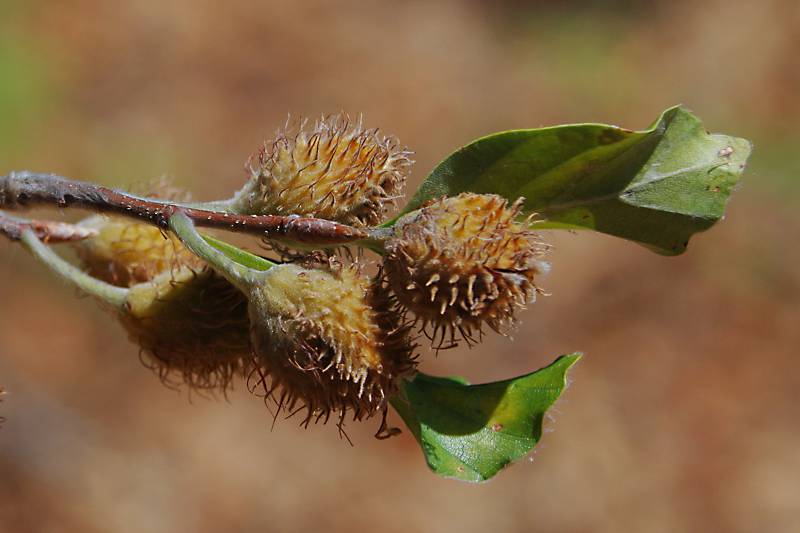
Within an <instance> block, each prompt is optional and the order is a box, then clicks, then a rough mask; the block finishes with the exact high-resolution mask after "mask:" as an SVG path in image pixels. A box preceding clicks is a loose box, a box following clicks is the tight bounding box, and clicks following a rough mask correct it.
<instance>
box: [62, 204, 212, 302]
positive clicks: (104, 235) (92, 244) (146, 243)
mask: <svg viewBox="0 0 800 533" xmlns="http://www.w3.org/2000/svg"><path fill="white" fill-rule="evenodd" d="M81 225H83V226H86V227H90V228H93V229H96V230H97V231H98V234H97V235H96V236H95V237H92V238H91V239H86V240H84V241H81V242H79V243H76V246H75V249H76V250H77V253H78V257H79V258H80V260H81V262H82V263H83V266H84V268H85V269H86V271H87V272H88V273H89V274H90V275H91V276H94V277H96V278H98V279H101V280H103V281H105V282H107V283H111V284H112V285H117V286H119V287H130V286H132V285H135V284H137V283H142V282H146V281H149V280H151V279H153V278H154V277H156V276H157V275H158V274H160V273H162V272H165V271H167V270H173V269H177V268H180V267H181V266H193V267H195V268H198V269H199V268H201V267H202V264H203V263H202V261H201V260H200V259H198V258H197V257H196V256H195V255H194V254H192V253H191V252H190V251H189V250H187V249H186V248H185V247H184V246H183V245H182V244H181V242H180V241H179V240H178V238H177V237H175V236H174V235H172V234H171V233H165V232H163V231H161V230H160V229H159V228H157V227H155V226H151V225H149V224H143V223H140V222H134V221H131V220H130V219H125V218H118V217H106V216H102V215H97V216H93V217H90V218H88V219H86V220H84V221H83V222H81Z"/></svg>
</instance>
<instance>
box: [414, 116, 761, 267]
mask: <svg viewBox="0 0 800 533" xmlns="http://www.w3.org/2000/svg"><path fill="white" fill-rule="evenodd" d="M750 149H751V146H750V143H749V141H746V140H744V139H738V138H736V137H729V136H726V135H717V134H709V133H708V132H706V131H705V129H704V128H703V126H702V124H701V122H700V120H699V119H698V118H697V117H695V116H694V115H692V114H691V113H689V112H688V111H687V110H686V109H684V108H682V107H674V108H672V109H668V110H667V111H665V112H664V113H663V114H662V115H661V117H660V118H659V119H658V120H657V121H656V123H655V125H653V126H652V127H651V128H650V129H647V130H644V131H631V130H627V129H623V128H619V127H617V126H609V125H604V124H576V125H567V126H556V127H551V128H542V129H533V130H517V131H507V132H502V133H497V134H494V135H489V136H488V137H483V138H481V139H478V140H476V141H474V142H472V143H470V144H468V145H467V146H465V147H463V148H461V149H460V150H458V151H456V152H455V153H453V154H452V155H450V156H449V157H448V158H447V159H445V160H444V161H442V162H441V163H439V165H438V166H437V167H436V168H435V169H434V170H433V171H432V172H431V174H430V175H429V176H428V178H427V179H426V180H425V182H424V183H423V184H422V186H421V187H420V188H419V190H418V191H417V192H416V194H415V195H414V197H413V198H412V199H411V201H410V202H409V204H408V205H407V206H406V208H405V209H404V210H403V213H407V212H410V211H413V210H416V209H418V208H419V207H420V206H421V205H422V204H423V203H424V202H425V201H427V200H429V199H432V198H439V197H441V196H445V195H446V196H454V195H456V194H458V193H461V192H464V191H472V192H477V193H494V194H499V195H502V196H504V197H506V198H508V199H509V200H512V201H513V200H516V199H517V198H519V197H520V196H523V197H525V198H526V201H525V211H526V213H538V215H539V218H541V219H543V220H542V222H541V223H539V224H537V227H538V228H570V229H592V230H596V231H600V232H603V233H607V234H609V235H614V236H617V237H622V238H624V239H628V240H632V241H636V242H638V243H640V244H643V245H645V246H647V247H649V248H651V249H653V250H655V251H657V252H659V253H663V254H668V255H676V254H680V253H682V252H683V251H684V250H685V249H686V245H687V243H688V240H689V237H690V236H691V235H693V234H694V233H697V232H699V231H703V230H706V229H708V228H709V227H711V226H712V225H713V224H714V223H715V222H716V221H717V220H719V219H720V218H721V217H722V216H723V214H724V209H725V204H726V202H727V200H728V198H729V196H730V194H731V192H732V190H733V188H734V185H735V184H736V182H737V181H738V179H739V177H740V175H741V173H742V171H743V170H744V167H745V162H746V161H747V158H748V156H749V154H750Z"/></svg>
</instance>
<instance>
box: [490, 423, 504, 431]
mask: <svg viewBox="0 0 800 533" xmlns="http://www.w3.org/2000/svg"><path fill="white" fill-rule="evenodd" d="M502 430H503V424H500V423H498V422H495V423H494V424H492V431H494V432H495V433H497V432H498V431H502Z"/></svg>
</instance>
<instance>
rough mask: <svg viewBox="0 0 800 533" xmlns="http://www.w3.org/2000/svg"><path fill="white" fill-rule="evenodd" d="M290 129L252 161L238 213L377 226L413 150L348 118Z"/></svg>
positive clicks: (399, 185) (404, 174) (402, 180)
mask: <svg viewBox="0 0 800 533" xmlns="http://www.w3.org/2000/svg"><path fill="white" fill-rule="evenodd" d="M305 126H306V124H305V123H303V124H301V125H300V127H299V128H297V131H291V130H290V129H288V128H287V129H285V130H284V131H281V132H279V133H278V135H277V138H276V139H275V140H273V141H268V142H267V143H265V144H264V147H263V148H262V149H261V150H260V151H259V152H258V154H257V155H256V156H255V157H254V158H252V159H251V161H250V163H249V165H248V167H249V171H250V174H251V178H250V181H248V183H247V184H246V185H245V187H244V188H243V189H242V190H241V191H239V193H238V195H237V200H238V201H239V203H240V206H239V210H240V211H243V212H247V213H254V214H271V215H291V214H296V215H300V216H313V217H317V218H324V219H327V220H333V221H336V222H341V223H343V224H349V225H353V226H365V225H375V224H377V223H379V222H380V221H381V220H382V219H383V218H384V215H385V213H386V211H387V209H388V207H389V206H391V205H393V204H394V200H395V198H396V197H398V195H399V194H400V192H401V191H402V188H403V186H404V183H405V180H406V177H407V176H408V173H409V170H410V167H411V163H412V161H411V160H410V159H409V156H410V155H411V154H410V152H408V151H406V150H404V149H402V148H400V147H399V145H398V143H397V141H396V140H395V139H393V138H387V137H383V136H382V135H379V134H378V130H377V129H371V130H366V129H363V128H362V127H361V123H360V121H359V122H357V123H353V122H351V121H350V120H349V118H347V117H346V116H343V115H334V116H330V117H326V118H323V119H321V120H319V121H317V122H316V123H315V124H314V126H313V127H312V128H307V127H305Z"/></svg>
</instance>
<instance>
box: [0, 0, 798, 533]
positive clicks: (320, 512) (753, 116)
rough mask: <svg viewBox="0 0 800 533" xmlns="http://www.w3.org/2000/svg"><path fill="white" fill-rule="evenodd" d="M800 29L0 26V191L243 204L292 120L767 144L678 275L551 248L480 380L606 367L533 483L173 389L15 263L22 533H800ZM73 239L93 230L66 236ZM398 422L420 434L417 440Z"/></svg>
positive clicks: (739, 11) (423, 12) (787, 4)
mask: <svg viewBox="0 0 800 533" xmlns="http://www.w3.org/2000/svg"><path fill="white" fill-rule="evenodd" d="M798 54H800V4H799V3H798V2H796V1H795V0H774V1H773V0H765V1H761V2H729V1H708V2H697V1H684V0H677V1H672V2H641V3H637V2H633V1H611V2H609V1H606V2H602V1H599V0H598V1H594V2H592V1H575V2H545V1H539V2H523V1H511V0H507V1H501V2H485V3H484V2H478V1H472V2H430V1H394V2H349V1H339V2H325V1H321V0H310V1H308V0H307V1H302V2H300V1H297V2H292V1H284V2H248V1H246V0H228V1H227V2H225V3H224V5H223V3H221V2H210V1H206V0H200V1H199V0H194V1H189V0H181V1H174V2H164V1H153V0H140V1H135V2H103V1H100V0H73V1H69V2H46V1H43V0H17V1H10V0H0V174H5V173H6V172H8V171H10V170H13V169H31V170H41V171H51V172H57V173H60V174H63V175H67V176H71V177H75V178H81V179H89V180H95V181H98V182H101V183H104V184H113V185H117V186H130V185H135V184H138V183H141V182H144V181H146V180H149V179H151V178H154V177H158V176H161V175H168V176H171V177H174V179H175V181H176V182H177V183H179V184H182V185H184V186H187V187H189V188H191V189H192V190H193V191H195V192H196V194H197V196H199V197H200V198H208V199H210V198H215V197H222V196H225V195H227V194H228V193H230V192H231V191H232V190H233V189H234V188H236V187H238V186H239V185H240V183H241V180H242V179H243V175H244V174H243V171H242V165H243V163H244V161H245V159H246V158H247V156H248V155H249V154H250V153H251V152H252V151H254V150H255V149H256V148H257V146H258V145H259V143H260V142H261V141H262V140H264V139H265V138H267V137H269V136H271V135H272V133H273V132H274V130H275V129H276V128H277V127H278V126H279V125H280V124H282V123H283V122H284V120H285V118H286V116H287V113H289V112H291V113H292V114H293V115H311V116H316V115H318V114H321V113H327V112H334V111H339V110H344V111H347V112H350V113H354V114H357V113H363V114H364V117H365V121H366V124H367V125H369V126H380V127H381V128H383V130H384V131H387V132H389V133H392V134H395V135H397V136H398V137H399V138H400V140H401V141H402V142H403V143H405V144H407V145H408V146H409V148H411V149H412V150H414V151H415V152H416V159H417V164H416V165H415V169H414V174H413V181H412V184H411V186H410V187H409V189H410V190H411V191H413V188H414V185H415V184H416V183H418V182H419V181H420V180H421V179H422V178H423V177H424V176H425V175H426V173H427V172H428V171H429V170H430V169H431V168H432V167H433V165H434V164H435V163H436V162H437V161H438V160H440V159H441V158H443V157H444V156H445V155H446V154H448V153H449V152H450V151H452V150H453V149H455V148H456V147H458V146H460V145H462V144H465V143H466V142H468V141H470V140H472V139H474V138H475V137H478V136H480V135H484V134H487V133H490V132H494V131H499V130H504V129H512V128H525V127H538V126H544V125H552V124H558V123H567V122H587V121H598V122H610V123H615V124H619V125H622V126H626V127H631V128H644V127H646V126H647V125H648V124H649V123H650V122H651V121H652V120H654V119H655V118H656V117H657V116H658V114H659V113H660V112H661V111H662V110H663V109H664V108H666V107H668V106H671V105H674V104H677V103H683V104H685V105H687V106H688V107H689V108H690V109H692V110H693V111H695V112H696V113H697V114H698V115H700V116H701V118H703V119H704V121H705V123H706V126H707V127H708V128H709V129H710V130H712V131H719V132H725V133H728V134H734V135H739V136H743V137H748V138H750V139H752V140H753V141H754V143H755V151H754V156H753V159H752V162H751V165H750V168H749V169H748V172H747V173H746V175H745V179H744V181H743V184H742V187H741V189H740V190H739V191H738V193H737V194H736V195H735V197H734V198H733V201H732V203H731V205H730V209H729V212H728V218H727V219H726V220H725V221H724V222H723V223H721V224H720V225H719V226H717V227H715V228H713V229H712V230H711V231H709V232H708V233H706V234H702V235H699V236H698V237H696V238H695V239H694V240H693V242H692V244H691V245H690V247H689V251H688V252H687V253H686V254H685V255H683V256H681V257H678V258H663V257H659V256H657V255H655V254H652V253H650V252H648V251H647V250H645V249H643V248H640V247H638V246H636V245H634V244H630V243H626V242H623V241H619V240H615V239H612V238H610V237H604V236H599V235H592V234H588V233H587V234H570V233H561V232H559V233H552V234H548V235H547V239H548V240H549V241H551V242H552V243H553V244H554V245H555V249H554V251H553V253H552V255H551V257H550V259H551V261H552V264H553V270H552V273H551V274H550V275H549V276H548V278H547V279H546V281H545V287H546V289H548V290H549V291H550V292H551V293H552V296H550V297H548V298H544V299H542V300H540V302H539V303H537V304H536V305H535V306H533V308H532V309H530V310H529V311H527V312H526V313H525V314H524V315H523V326H522V328H521V329H520V330H519V331H518V332H517V333H516V335H515V337H516V341H515V342H511V341H509V340H508V339H504V338H497V337H491V338H490V339H489V341H488V342H486V343H485V344H484V345H482V346H480V347H479V348H477V349H473V350H471V351H469V350H462V351H457V352H456V351H452V352H444V353H442V354H441V355H440V356H439V357H438V359H434V358H433V357H431V356H428V357H427V359H426V362H425V364H424V366H423V369H424V370H426V371H429V372H432V373H457V374H461V375H465V376H467V377H468V378H469V379H471V380H473V381H488V380H494V379H500V378H505V377H509V376H512V375H515V374H519V373H522V372H525V371H529V370H532V369H535V368H538V367H541V366H544V365H546V364H548V363H549V362H550V361H552V360H553V359H554V358H555V356H556V355H558V354H560V353H565V352H569V351H573V350H583V351H585V352H586V354H587V355H586V357H585V358H584V360H583V361H582V362H581V363H580V364H579V365H578V366H577V367H576V368H575V370H574V372H573V374H572V377H573V384H572V386H571V387H570V389H569V390H568V391H567V393H566V394H565V396H564V399H563V400H562V401H561V402H560V403H559V404H558V405H557V408H556V409H555V411H554V417H553V419H552V420H550V421H548V423H547V427H548V429H549V430H552V431H550V432H548V433H547V434H546V435H545V437H544V439H543V441H542V443H541V444H540V446H539V447H538V448H537V451H536V453H535V454H534V456H533V460H532V461H524V462H521V463H519V464H516V465H514V466H513V467H511V468H510V469H508V470H507V471H505V472H503V473H501V474H500V475H499V476H498V477H497V478H496V479H495V480H494V481H492V482H491V483H488V484H485V485H482V486H471V485H466V484H461V483H458V482H454V481H448V480H442V479H439V478H437V477H436V476H434V475H433V474H432V473H430V472H429V471H428V470H427V468H426V467H425V464H424V462H423V459H422V456H421V453H420V452H419V450H418V447H417V445H416V443H415V442H414V440H413V438H412V437H411V436H410V435H409V434H408V433H404V434H403V435H402V436H401V437H399V438H395V439H391V440H389V441H376V440H374V439H372V437H371V435H372V433H373V432H374V430H375V427H374V426H375V424H373V423H365V424H350V425H349V426H348V432H349V435H350V437H351V438H352V439H353V441H354V442H355V447H350V446H348V445H347V444H346V442H344V441H341V440H340V439H339V438H338V437H337V432H336V428H335V427H333V426H321V427H315V428H313V429H310V430H308V431H303V430H301V429H300V428H298V427H296V423H295V422H294V421H293V420H290V421H284V422H280V421H279V422H278V424H277V426H276V429H275V430H274V431H270V423H271V417H270V416H269V413H267V411H266V409H265V408H264V406H263V404H262V403H261V402H260V401H259V400H257V399H255V398H253V397H251V396H250V395H249V394H248V393H247V392H246V390H244V387H243V386H239V387H237V390H236V391H235V392H234V393H233V394H232V395H230V398H229V399H228V401H225V400H224V399H216V400H213V399H212V400H209V399H204V398H198V397H196V396H194V395H189V394H187V392H186V391H180V392H177V393H176V392H175V391H172V390H169V389H167V388H165V387H163V386H162V385H161V384H160V383H159V381H158V380H157V379H156V377H154V376H153V375H152V374H150V373H149V372H148V371H147V370H146V369H144V368H143V367H142V366H141V365H140V363H139V361H138V359H137V350H136V348H135V347H134V346H133V345H132V344H130V343H129V342H127V341H126V340H125V338H124V334H123V333H122V329H121V328H120V327H119V326H118V325H116V324H115V323H113V321H112V320H111V319H110V317H108V316H106V315H105V314H103V312H101V311H100V310H99V309H98V308H97V307H96V306H95V305H94V304H93V303H92V302H90V301H88V300H80V299H76V298H75V294H74V293H73V291H72V290H70V289H68V288H66V287H64V286H63V285H61V284H59V283H58V282H57V281H56V280H55V279H54V278H53V277H52V276H51V275H49V274H48V273H47V272H45V271H44V269H43V268H42V267H40V266H39V265H37V264H35V263H34V261H33V260H32V259H31V258H30V257H28V256H26V254H25V253H24V252H23V251H22V250H21V249H20V248H18V247H17V246H14V245H11V244H8V243H5V242H0V280H2V281H0V302H2V304H0V384H2V385H4V386H5V387H6V388H7V389H8V391H9V395H8V396H7V397H6V399H5V401H4V402H3V403H2V404H0V415H4V416H5V417H7V421H6V422H5V424H4V425H3V427H2V429H0V531H3V532H5V531H8V532H27V531H36V532H46V531H81V532H93V531H115V532H139V531H148V532H162V531H163V532H167V531H169V532H184V531H185V532H206V531H208V532H212V531H214V532H216V531H303V530H305V531H318V530H324V531H368V530H380V531H386V532H393V531H397V532H408V531H420V530H422V531H436V532H446V531H459V532H467V531H487V530H488V531H503V532H506V531H509V532H513V531H543V532H549V531H553V532H555V531H558V532H595V531H596V532H619V531H637V532H661V531H664V532H666V531H703V532H715V531H725V532H738V531H742V532H744V531H770V532H784V531H787V532H788V531H798V529H797V528H798V527H800V445H798V439H800V425H798V422H800V416H798V415H800V409H799V408H798V395H799V394H800V393H798V386H800V373H799V372H798V371H799V370H800V366H799V365H798V363H797V355H798V346H799V345H800V324H798V319H800V311H798V304H799V303H800V272H799V271H798V264H800V249H798V247H797V243H798V240H799V239H800V219H799V218H798V215H797V213H798V206H800V195H798V191H800V181H798V179H799V178H800V163H798V161H800V159H798V142H799V141H800V133H799V132H800V130H799V129H798V126H797V124H798V121H800V98H798V94H800V63H798V59H797V58H798ZM59 216H62V217H63V218H68V217H71V216H74V214H73V213H69V214H64V215H59ZM393 420H394V421H395V422H398V423H399V420H398V418H397V417H396V416H395V417H394V418H393Z"/></svg>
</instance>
